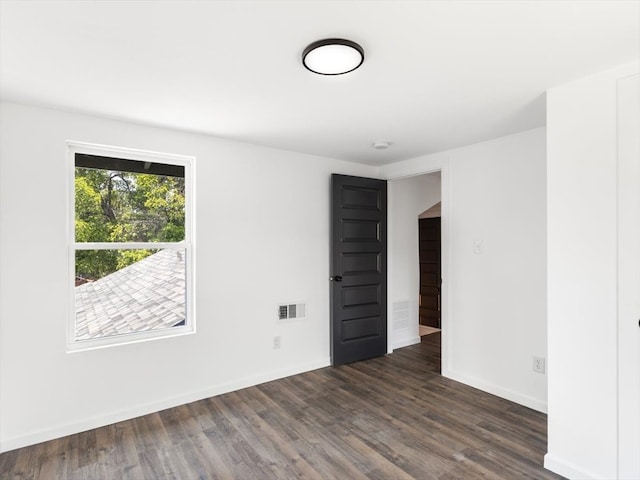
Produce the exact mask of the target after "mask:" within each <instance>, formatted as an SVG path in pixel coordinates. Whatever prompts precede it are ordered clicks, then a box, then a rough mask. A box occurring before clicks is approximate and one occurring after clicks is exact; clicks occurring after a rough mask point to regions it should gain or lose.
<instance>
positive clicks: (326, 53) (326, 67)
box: [302, 38, 364, 75]
mask: <svg viewBox="0 0 640 480" xmlns="http://www.w3.org/2000/svg"><path fill="white" fill-rule="evenodd" d="M362 62H364V49H363V48H362V47H361V46H360V45H358V44H357V43H356V42H352V41H351V40H344V39H342V38H327V39H325V40H318V41H317V42H313V43H312V44H311V45H309V46H308V47H307V48H305V49H304V52H302V64H303V65H304V66H305V68H306V69H307V70H310V71H312V72H313V73H317V74H319V75H342V74H344V73H349V72H353V71H354V70H355V69H356V68H358V67H359V66H360V65H362Z"/></svg>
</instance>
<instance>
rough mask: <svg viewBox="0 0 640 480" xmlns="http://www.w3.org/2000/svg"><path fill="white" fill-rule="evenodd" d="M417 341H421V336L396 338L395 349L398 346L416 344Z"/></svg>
mask: <svg viewBox="0 0 640 480" xmlns="http://www.w3.org/2000/svg"><path fill="white" fill-rule="evenodd" d="M416 343H420V336H417V337H410V338H403V339H400V340H394V342H393V349H394V350H395V349H396V348H402V347H408V346H409V345H415V344H416Z"/></svg>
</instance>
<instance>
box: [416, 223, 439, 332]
mask: <svg viewBox="0 0 640 480" xmlns="http://www.w3.org/2000/svg"><path fill="white" fill-rule="evenodd" d="M418 222H419V227H420V228H419V232H420V233H419V234H418V238H419V245H420V247H419V249H418V256H419V258H420V325H426V326H428V327H435V328H440V283H441V282H440V276H441V273H440V271H441V265H440V262H441V260H440V217H436V218H421V219H420V220H419V221H418Z"/></svg>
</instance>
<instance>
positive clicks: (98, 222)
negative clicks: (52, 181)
mask: <svg viewBox="0 0 640 480" xmlns="http://www.w3.org/2000/svg"><path fill="white" fill-rule="evenodd" d="M68 147H69V157H70V163H71V171H72V172H73V173H72V188H70V191H71V212H72V215H71V219H70V220H71V222H70V224H71V225H70V237H71V242H70V245H71V248H70V263H71V266H72V268H71V271H72V275H71V277H72V278H71V279H70V284H71V289H72V292H73V293H72V295H71V300H72V301H71V304H72V309H71V310H72V315H71V317H72V318H71V321H70V323H69V329H68V330H69V331H68V347H69V350H82V349H87V348H94V347H101V346H107V345H114V344H121V343H129V342H136V341H141V340H147V339H151V338H158V337H166V336H175V335H181V334H186V333H191V332H194V331H195V318H194V309H193V304H194V299H193V292H194V288H193V259H194V251H193V187H192V185H193V157H186V156H181V155H169V154H161V153H155V152H144V151H139V150H130V149H124V148H116V147H106V146H100V145H90V144H84V143H77V142H68Z"/></svg>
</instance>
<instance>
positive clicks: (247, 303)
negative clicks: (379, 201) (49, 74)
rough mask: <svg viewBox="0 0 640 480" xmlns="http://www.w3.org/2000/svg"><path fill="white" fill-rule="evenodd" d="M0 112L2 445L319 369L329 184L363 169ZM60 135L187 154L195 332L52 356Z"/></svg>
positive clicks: (62, 215) (57, 336)
mask: <svg viewBox="0 0 640 480" xmlns="http://www.w3.org/2000/svg"><path fill="white" fill-rule="evenodd" d="M0 115H1V117H0V138H1V143H0V162H1V163H0V171H1V175H0V219H1V231H0V263H1V265H2V269H0V296H1V300H2V301H1V302H0V449H1V450H8V449H13V448H17V447H20V446H23V445H26V444H31V443H36V442H40V441H43V440H47V439H50V438H55V437H58V436H62V435H66V434H70V433H75V432H78V431H82V430H86V429H89V428H94V427H97V426H100V425H104V424H109V423H113V422H115V421H119V420H123V419H125V418H131V417H133V416H137V415H142V414H145V413H149V412H153V411H158V410H161V409H163V408H167V407H170V406H173V405H178V404H181V403H185V402H188V401H193V400H196V399H199V398H205V397H209V396H212V395H214V394H218V393H222V392H225V391H230V390H234V389H237V388H241V387H244V386H248V385H253V384H256V383H260V382H262V381H267V380H271V379H275V378H278V377H282V376H285V375H290V374H294V373H298V372H302V371H306V370H310V369H314V368H319V367H323V366H326V365H328V364H329V284H328V278H329V208H328V206H329V185H330V174H331V173H342V174H349V175H360V176H376V172H377V169H376V168H374V167H368V166H364V165H358V164H353V163H348V162H342V161H338V160H332V159H327V158H319V157H313V156H309V155H303V154H299V153H292V152H285V151H280V150H274V149H269V148H263V147H257V146H252V145H247V144H243V143H238V142H232V141H226V140H221V139H216V138H213V137H207V136H203V135H193V134H187V133H181V132H175V131H169V130H165V129H157V128H151V127H145V126H141V125H133V124H128V123H123V122H118V121H112V120H105V119H99V118H95V117H90V116H85V115H78V114H71V113H63V112H60V111H55V110H49V109H41V108H34V107H26V106H21V105H17V104H7V103H4V104H2V106H1V111H0ZM67 140H75V141H82V142H90V143H97V144H105V145H115V146H122V147H130V148H137V149H143V150H153V151H159V152H167V153H176V154H184V155H193V156H195V157H196V166H195V180H196V216H195V220H196V248H197V265H196V314H197V333H196V334H195V335H188V336H182V337H176V338H168V339H161V340H154V341H148V342H144V343H137V344H130V345H125V346H117V347H110V348H103V349H99V350H92V351H84V352H77V353H71V354H70V353H67V352H66V344H65V342H66V328H67V319H68V317H69V315H70V314H71V313H70V305H69V303H70V302H69V281H68V278H69V277H68V274H69V273H68V265H69V263H68V255H69V251H68V247H69V245H68V241H69V239H68V238H67V236H68V234H67V232H68V221H69V219H68V218H67V215H68V203H69V200H68V198H69V192H68V188H69V185H68V184H67V178H68V172H69V168H70V167H69V165H68V157H67V150H66V143H65V142H66V141H67ZM283 301H287V302H288V301H305V302H306V303H307V316H306V319H304V320H300V321H288V322H286V323H280V324H279V323H278V321H277V316H276V306H277V304H278V303H279V302H283ZM274 335H280V336H281V337H282V347H281V349H280V350H273V349H272V338H273V336H274Z"/></svg>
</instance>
